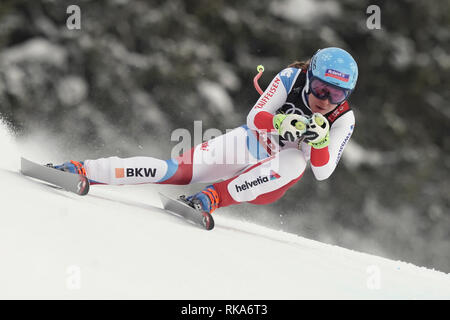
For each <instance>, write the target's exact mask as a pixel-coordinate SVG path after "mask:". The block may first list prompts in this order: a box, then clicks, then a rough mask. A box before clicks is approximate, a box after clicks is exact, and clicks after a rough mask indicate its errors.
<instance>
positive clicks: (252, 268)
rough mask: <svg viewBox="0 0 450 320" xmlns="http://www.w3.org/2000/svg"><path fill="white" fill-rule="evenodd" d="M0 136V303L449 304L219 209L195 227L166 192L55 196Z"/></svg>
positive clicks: (400, 277)
mask: <svg viewBox="0 0 450 320" xmlns="http://www.w3.org/2000/svg"><path fill="white" fill-rule="evenodd" d="M0 138H1V141H0V143H1V144H2V149H3V150H6V154H7V156H4V157H3V158H2V163H1V168H0V190H1V195H2V210H1V212H0V259H1V261H0V298H2V299H5V298H7V299H10V298H43V299H47V298H60V299H79V298H87V299H90V298H102V299H108V298H125V299H129V298H136V299H141V298H145V299H316V298H325V299H432V298H438V299H449V298H450V276H449V275H448V274H444V273H441V272H438V271H433V270H429V269H425V268H420V267H416V266H414V265H411V264H408V263H404V262H399V261H392V260H387V259H384V258H380V257H376V256H372V255H368V254H363V253H358V252H354V251H350V250H346V249H343V248H339V247H335V246H330V245H326V244H322V243H319V242H316V241H311V240H308V239H305V238H302V237H299V236H295V235H292V234H287V233H283V232H279V231H274V230H270V229H267V228H264V227H261V226H256V225H253V224H248V223H244V222H240V221H236V220H231V219H229V218H227V217H226V211H223V212H221V211H218V212H217V214H216V215H215V218H216V228H215V229H214V230H213V231H205V230H202V229H199V228H197V227H195V226H193V225H191V224H188V223H186V222H185V221H183V220H181V219H180V218H177V217H175V216H171V215H168V214H167V213H165V212H164V211H163V210H162V209H160V206H161V204H160V202H159V199H158V197H157V192H158V191H162V192H165V193H168V194H170V193H171V192H173V190H172V189H171V187H170V186H153V185H139V186H120V187H114V186H93V187H92V188H91V193H90V194H89V195H88V196H86V197H79V196H76V195H74V194H70V193H67V192H64V191H62V190H57V189H55V188H52V187H49V186H48V185H45V184H43V183H41V182H38V181H36V180H33V179H30V178H26V177H24V176H21V175H20V174H19V173H18V172H17V167H16V166H17V163H18V162H17V161H16V160H18V157H19V156H20V154H19V152H18V151H17V150H16V147H15V145H14V142H12V141H11V140H10V139H9V136H8V135H7V134H5V132H0ZM27 156H28V157H30V155H29V154H27ZM36 157H39V156H38V155H36ZM5 159H6V160H5ZM32 160H36V159H33V158H32ZM38 160H39V159H38Z"/></svg>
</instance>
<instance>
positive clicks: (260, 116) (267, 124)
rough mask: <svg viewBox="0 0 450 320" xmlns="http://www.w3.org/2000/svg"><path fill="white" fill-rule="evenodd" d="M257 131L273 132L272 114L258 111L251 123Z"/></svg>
mask: <svg viewBox="0 0 450 320" xmlns="http://www.w3.org/2000/svg"><path fill="white" fill-rule="evenodd" d="M253 122H254V124H255V126H256V127H257V128H258V129H259V130H267V131H273V130H275V129H274V127H273V114H271V113H270V112H267V111H260V112H258V113H257V114H256V116H255V120H254V121H253Z"/></svg>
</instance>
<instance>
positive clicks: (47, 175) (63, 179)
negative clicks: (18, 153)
mask: <svg viewBox="0 0 450 320" xmlns="http://www.w3.org/2000/svg"><path fill="white" fill-rule="evenodd" d="M20 162H21V168H20V172H21V173H22V174H23V175H26V176H29V177H31V178H35V179H39V180H42V181H45V182H48V183H51V184H53V185H56V186H58V187H60V188H63V189H65V190H67V191H70V192H73V193H76V194H78V195H80V196H84V195H86V194H88V192H89V186H90V184H89V179H88V178H87V177H86V176H84V175H78V174H73V173H70V172H65V171H61V170H57V169H54V168H53V167H52V166H43V165H40V164H37V163H35V162H32V161H30V160H27V159H25V158H21V161H20Z"/></svg>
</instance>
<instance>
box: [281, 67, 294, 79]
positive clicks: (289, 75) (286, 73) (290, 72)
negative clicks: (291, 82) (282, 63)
mask: <svg viewBox="0 0 450 320" xmlns="http://www.w3.org/2000/svg"><path fill="white" fill-rule="evenodd" d="M293 73H294V70H292V69H291V68H289V69H286V70H284V71H282V72H281V75H282V76H283V77H286V78H290V77H291V75H292V74H293Z"/></svg>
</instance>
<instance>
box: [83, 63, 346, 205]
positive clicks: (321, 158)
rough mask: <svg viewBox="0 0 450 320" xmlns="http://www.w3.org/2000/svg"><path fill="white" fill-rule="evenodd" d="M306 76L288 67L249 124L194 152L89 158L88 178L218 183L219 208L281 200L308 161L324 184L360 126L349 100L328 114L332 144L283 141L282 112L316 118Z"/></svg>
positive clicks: (254, 110) (106, 181) (257, 105)
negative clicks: (278, 123) (277, 121)
mask: <svg viewBox="0 0 450 320" xmlns="http://www.w3.org/2000/svg"><path fill="white" fill-rule="evenodd" d="M306 91H307V79H306V72H305V71H303V70H301V69H296V68H287V69H284V70H282V71H281V72H280V73H278V74H277V75H276V77H275V78H274V79H273V80H272V82H271V83H270V85H269V86H268V87H267V89H266V91H265V92H264V93H263V94H262V95H261V97H260V98H259V99H258V101H257V102H256V103H255V105H254V106H253V108H252V109H251V111H250V113H249V114H248V117H247V124H246V125H243V126H240V127H238V128H236V129H234V130H231V131H229V132H227V133H226V134H224V135H221V136H219V137H216V138H214V139H211V140H209V141H207V142H205V143H203V144H199V145H197V146H195V147H194V148H192V149H191V150H190V151H189V152H187V153H185V154H183V155H182V156H180V157H177V158H174V159H170V160H160V159H156V158H152V157H133V158H125V159H122V158H118V157H110V158H102V159H97V160H86V161H85V162H84V166H85V169H86V172H87V177H88V178H89V179H90V180H92V181H95V182H98V183H104V184H138V183H159V184H191V183H200V182H202V183H212V184H213V186H214V188H215V189H216V191H217V192H218V193H219V198H220V202H219V207H225V206H228V205H231V204H236V203H241V202H250V203H255V204H267V203H271V202H274V201H276V200H277V199H279V198H280V197H282V196H283V195H284V193H285V192H286V191H287V189H289V188H290V187H291V186H292V185H294V184H295V183H296V182H297V181H298V180H300V179H301V177H302V175H303V173H304V171H305V169H306V167H307V164H308V162H310V164H311V168H312V171H313V173H314V176H315V177H316V178H317V179H318V180H324V179H327V178H328V177H329V176H330V175H331V174H332V173H333V171H334V169H335V168H336V166H337V164H338V162H339V159H340V157H341V155H342V152H343V150H344V148H345V145H346V144H347V142H348V141H349V139H350V137H351V135H352V132H353V128H354V125H355V117H354V114H353V111H352V110H351V109H350V107H349V105H348V103H347V102H344V103H343V104H341V105H339V106H338V107H336V109H335V110H333V111H331V112H330V113H328V114H327V115H325V116H326V117H327V119H328V120H329V122H330V144H329V145H328V146H327V147H325V148H323V149H315V148H312V147H311V146H309V145H308V144H306V143H301V144H300V147H299V146H298V143H297V142H288V141H283V139H280V137H279V136H278V135H277V134H276V130H275V129H274V128H273V120H272V118H273V116H274V115H275V114H277V113H280V112H281V113H285V114H289V113H297V114H302V115H311V114H312V112H311V110H310V108H309V106H308V101H307V94H306Z"/></svg>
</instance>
